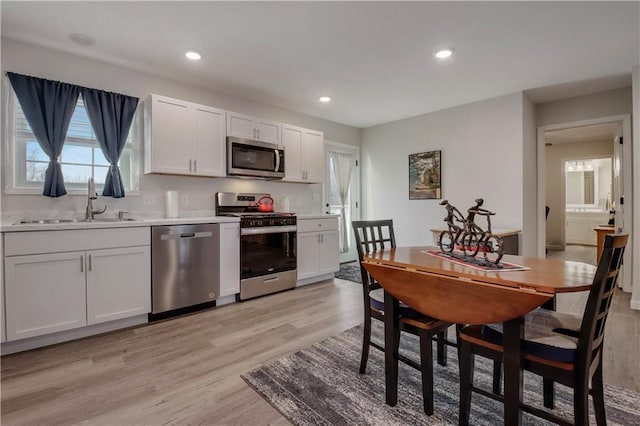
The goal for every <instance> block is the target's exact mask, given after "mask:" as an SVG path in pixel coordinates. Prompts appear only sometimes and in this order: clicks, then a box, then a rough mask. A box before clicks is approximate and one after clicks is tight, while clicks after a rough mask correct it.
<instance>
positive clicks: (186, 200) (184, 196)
mask: <svg viewBox="0 0 640 426" xmlns="http://www.w3.org/2000/svg"><path fill="white" fill-rule="evenodd" d="M180 200H181V204H182V205H183V206H188V205H189V196H188V195H187V194H182V195H181V196H180Z"/></svg>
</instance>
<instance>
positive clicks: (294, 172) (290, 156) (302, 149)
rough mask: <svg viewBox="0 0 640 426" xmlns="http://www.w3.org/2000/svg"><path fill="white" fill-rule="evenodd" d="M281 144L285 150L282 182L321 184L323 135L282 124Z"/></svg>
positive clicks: (322, 173) (322, 174)
mask: <svg viewBox="0 0 640 426" xmlns="http://www.w3.org/2000/svg"><path fill="white" fill-rule="evenodd" d="M282 144H283V145H284V150H285V157H284V161H285V168H284V170H285V177H284V179H283V180H284V181H288V182H304V183H322V180H323V177H324V133H322V132H319V131H316V130H309V129H303V128H302V127H296V126H292V125H290V124H283V125H282Z"/></svg>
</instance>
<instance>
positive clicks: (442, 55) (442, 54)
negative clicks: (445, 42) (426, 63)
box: [433, 49, 453, 59]
mask: <svg viewBox="0 0 640 426" xmlns="http://www.w3.org/2000/svg"><path fill="white" fill-rule="evenodd" d="M451 55H453V49H441V50H438V51H436V52H434V54H433V56H435V57H436V58H438V59H447V58H449V57H451Z"/></svg>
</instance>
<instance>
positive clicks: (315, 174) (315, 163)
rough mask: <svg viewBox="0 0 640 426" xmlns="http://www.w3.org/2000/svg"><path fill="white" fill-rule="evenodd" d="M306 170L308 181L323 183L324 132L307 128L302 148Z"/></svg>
mask: <svg viewBox="0 0 640 426" xmlns="http://www.w3.org/2000/svg"><path fill="white" fill-rule="evenodd" d="M302 153H303V155H304V157H303V164H304V170H306V172H307V173H306V179H305V181H306V182H308V183H322V179H323V177H324V160H323V159H324V133H322V132H317V131H315V130H306V131H305V133H304V147H303V149H302Z"/></svg>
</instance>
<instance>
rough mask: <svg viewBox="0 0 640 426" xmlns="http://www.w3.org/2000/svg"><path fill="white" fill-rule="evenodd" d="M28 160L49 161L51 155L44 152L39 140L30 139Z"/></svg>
mask: <svg viewBox="0 0 640 426" xmlns="http://www.w3.org/2000/svg"><path fill="white" fill-rule="evenodd" d="M27 160H30V161H35V160H38V161H47V162H48V161H49V157H47V154H45V153H44V151H43V150H42V148H40V144H39V143H38V142H37V141H33V140H28V141H27Z"/></svg>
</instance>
